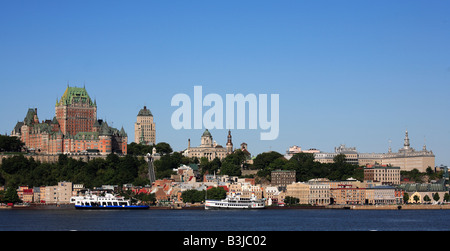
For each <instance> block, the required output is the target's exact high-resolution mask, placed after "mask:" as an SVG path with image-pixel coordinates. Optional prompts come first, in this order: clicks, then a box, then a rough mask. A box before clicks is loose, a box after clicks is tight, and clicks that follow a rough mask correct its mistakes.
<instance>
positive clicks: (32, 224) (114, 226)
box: [0, 209, 450, 231]
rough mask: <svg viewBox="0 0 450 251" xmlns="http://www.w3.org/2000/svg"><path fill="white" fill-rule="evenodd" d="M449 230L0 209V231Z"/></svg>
mask: <svg viewBox="0 0 450 251" xmlns="http://www.w3.org/2000/svg"><path fill="white" fill-rule="evenodd" d="M73 230H75V231H373V230H375V231H449V230H450V211H449V210H333V209H322V210H318V209H286V210H268V209H266V210H248V211H240V210H237V211H223V210H214V211H209V210H143V211H98V210H94V211H84V210H82V211H79V210H75V209H64V210H62V209H60V210H48V209H47V210H30V209H22V210H21V209H12V210H0V231H73Z"/></svg>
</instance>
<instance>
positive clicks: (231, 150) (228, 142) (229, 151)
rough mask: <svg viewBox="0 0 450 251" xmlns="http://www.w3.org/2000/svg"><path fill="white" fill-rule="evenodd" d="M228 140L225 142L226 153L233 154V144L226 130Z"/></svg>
mask: <svg viewBox="0 0 450 251" xmlns="http://www.w3.org/2000/svg"><path fill="white" fill-rule="evenodd" d="M227 138H228V140H227V153H228V154H231V153H233V142H232V141H231V131H230V130H228V137H227Z"/></svg>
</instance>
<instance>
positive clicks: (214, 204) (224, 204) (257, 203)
mask: <svg viewBox="0 0 450 251" xmlns="http://www.w3.org/2000/svg"><path fill="white" fill-rule="evenodd" d="M263 208H265V200H264V199H257V198H256V197H255V196H254V195H252V197H251V198H241V197H240V196H235V195H232V196H227V197H226V198H225V199H223V200H206V201H205V209H263Z"/></svg>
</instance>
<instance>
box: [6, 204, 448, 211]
mask: <svg viewBox="0 0 450 251" xmlns="http://www.w3.org/2000/svg"><path fill="white" fill-rule="evenodd" d="M0 209H38V210H39V209H46V210H70V209H75V208H74V206H73V204H31V205H29V206H20V205H14V206H12V207H11V206H4V205H2V206H0ZM204 209H205V208H204V206H188V207H185V206H183V207H171V206H150V208H149V210H204ZM265 209H266V210H289V209H294V210H295V209H297V210H301V209H335V210H336V209H340V210H343V209H344V210H447V209H450V204H445V205H421V204H404V205H328V206H311V205H297V206H284V207H276V206H270V207H266V208H265Z"/></svg>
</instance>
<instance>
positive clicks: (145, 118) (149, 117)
mask: <svg viewBox="0 0 450 251" xmlns="http://www.w3.org/2000/svg"><path fill="white" fill-rule="evenodd" d="M134 142H135V143H138V144H145V145H154V144H156V143H155V142H156V129H155V122H154V121H153V114H152V112H151V111H150V110H149V109H147V107H146V106H144V108H143V109H141V110H140V111H139V113H138V115H137V120H136V123H134Z"/></svg>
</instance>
